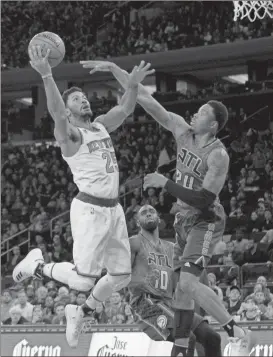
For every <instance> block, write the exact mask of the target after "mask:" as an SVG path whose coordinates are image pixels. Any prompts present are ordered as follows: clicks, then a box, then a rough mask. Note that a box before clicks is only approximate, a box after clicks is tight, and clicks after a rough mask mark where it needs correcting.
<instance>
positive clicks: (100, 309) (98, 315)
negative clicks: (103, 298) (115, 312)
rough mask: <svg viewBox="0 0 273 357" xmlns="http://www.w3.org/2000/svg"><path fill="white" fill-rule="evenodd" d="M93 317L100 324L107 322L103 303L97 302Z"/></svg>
mask: <svg viewBox="0 0 273 357" xmlns="http://www.w3.org/2000/svg"><path fill="white" fill-rule="evenodd" d="M94 317H95V319H96V320H97V321H98V322H99V323H100V324H107V323H108V317H107V315H106V313H105V308H104V305H103V304H102V303H98V304H97V306H96V311H95V314H94Z"/></svg>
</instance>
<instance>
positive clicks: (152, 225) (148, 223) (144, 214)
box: [138, 206, 159, 231]
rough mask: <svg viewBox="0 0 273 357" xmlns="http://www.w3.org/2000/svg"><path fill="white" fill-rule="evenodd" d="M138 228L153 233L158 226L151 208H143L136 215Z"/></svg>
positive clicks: (157, 220) (157, 219)
mask: <svg viewBox="0 0 273 357" xmlns="http://www.w3.org/2000/svg"><path fill="white" fill-rule="evenodd" d="M138 219H139V223H140V226H141V227H142V228H144V229H146V230H147V231H154V230H155V229H156V228H157V226H158V224H159V218H158V214H157V212H156V210H155V209H154V208H153V207H152V206H144V207H142V208H141V210H140V211H139V214H138Z"/></svg>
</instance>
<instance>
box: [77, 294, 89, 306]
mask: <svg viewBox="0 0 273 357" xmlns="http://www.w3.org/2000/svg"><path fill="white" fill-rule="evenodd" d="M86 298H87V297H86V295H85V293H82V292H80V293H78V295H77V300H76V303H77V305H79V306H81V305H83V304H84V303H85V301H86Z"/></svg>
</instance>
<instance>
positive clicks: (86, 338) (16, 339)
mask: <svg viewBox="0 0 273 357" xmlns="http://www.w3.org/2000/svg"><path fill="white" fill-rule="evenodd" d="M93 326H94V325H93ZM246 327H249V328H250V329H251V330H252V332H253V334H254V336H255V343H254V346H253V348H252V350H251V353H250V356H253V357H254V356H255V357H273V323H269V322H268V323H266V324H265V323H256V324H252V325H248V326H246ZM214 328H215V329H216V331H217V332H219V333H220V335H221V338H222V347H223V348H224V347H225V346H226V344H227V342H228V341H227V334H226V332H224V331H223V329H221V328H220V327H219V326H217V325H216V326H214ZM91 330H92V331H90V332H88V333H86V334H83V335H82V336H81V337H80V341H79V345H78V348H76V349H71V348H70V347H69V346H68V345H67V342H66V339H65V332H64V328H63V327H62V328H60V327H56V326H47V327H40V328H39V327H36V326H29V327H28V326H24V327H19V328H15V327H3V326H2V327H1V332H2V333H1V356H18V357H19V356H22V357H27V356H42V357H43V356H45V357H54V356H56V357H57V356H108V357H111V356H112V357H114V356H132V357H134V356H170V352H171V348H172V344H171V343H170V342H155V341H151V340H150V339H149V337H147V336H146V335H145V334H144V333H142V332H138V331H137V327H136V326H135V327H133V326H131V327H129V326H128V328H127V329H126V330H125V328H124V329H123V328H122V327H117V326H115V327H114V326H111V325H110V326H109V325H108V326H102V325H100V326H98V327H92V329H91ZM124 330H125V332H122V331H124ZM107 331H111V332H107ZM114 331H116V332H114ZM130 331H131V332H130Z"/></svg>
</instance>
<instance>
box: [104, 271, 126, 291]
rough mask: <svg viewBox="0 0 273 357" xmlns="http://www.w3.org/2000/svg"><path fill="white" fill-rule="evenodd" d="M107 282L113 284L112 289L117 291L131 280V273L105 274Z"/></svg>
mask: <svg viewBox="0 0 273 357" xmlns="http://www.w3.org/2000/svg"><path fill="white" fill-rule="evenodd" d="M107 277H108V281H109V283H110V284H111V285H112V286H113V290H114V291H119V290H121V289H123V288H125V287H126V286H127V285H128V284H129V283H130V281H131V274H126V275H110V274H107Z"/></svg>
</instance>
